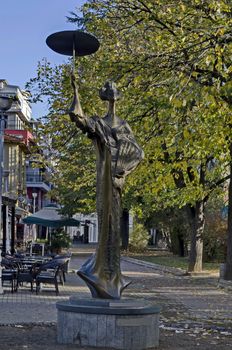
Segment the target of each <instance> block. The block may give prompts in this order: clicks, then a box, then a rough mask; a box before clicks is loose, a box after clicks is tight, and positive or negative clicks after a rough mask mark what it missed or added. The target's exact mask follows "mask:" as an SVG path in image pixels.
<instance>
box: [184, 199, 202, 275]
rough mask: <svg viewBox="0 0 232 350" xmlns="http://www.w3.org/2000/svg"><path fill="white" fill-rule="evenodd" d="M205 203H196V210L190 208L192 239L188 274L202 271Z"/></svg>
mask: <svg viewBox="0 0 232 350" xmlns="http://www.w3.org/2000/svg"><path fill="white" fill-rule="evenodd" d="M204 210H205V203H204V201H198V202H196V206H195V208H191V209H190V208H189V210H188V216H189V217H190V220H191V239H190V253H189V265H188V272H201V271H202V258H203V239H202V234H203V231H204V226H205V215H204Z"/></svg>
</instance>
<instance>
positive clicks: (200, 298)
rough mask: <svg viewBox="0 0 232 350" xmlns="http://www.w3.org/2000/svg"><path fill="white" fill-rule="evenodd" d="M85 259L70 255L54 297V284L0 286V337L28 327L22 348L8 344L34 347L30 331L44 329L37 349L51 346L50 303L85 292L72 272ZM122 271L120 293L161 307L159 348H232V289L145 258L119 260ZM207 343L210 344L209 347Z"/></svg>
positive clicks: (53, 313)
mask: <svg viewBox="0 0 232 350" xmlns="http://www.w3.org/2000/svg"><path fill="white" fill-rule="evenodd" d="M86 258H87V257H86V256H82V255H79V256H78V255H77V256H76V255H75V256H73V257H72V259H71V264H70V268H69V269H70V273H69V274H68V276H67V282H66V283H65V285H64V286H60V287H59V290H60V295H59V296H56V295H55V292H54V289H53V287H49V288H47V287H46V288H45V287H44V288H43V290H42V291H41V293H40V294H39V295H35V293H31V291H30V288H29V286H23V287H20V288H19V290H18V292H17V293H13V294H12V293H11V292H10V288H9V287H4V290H5V293H4V294H3V295H0V314H1V318H0V339H5V338H4V337H6V339H8V342H9V343H10V334H11V332H12V333H13V334H14V335H15V337H17V335H18V337H19V339H21V338H20V337H22V334H26V333H25V332H26V331H29V330H30V334H28V337H29V338H28V341H27V340H26V338H25V339H24V343H23V344H24V345H22V344H21V343H22V342H23V341H21V343H20V344H21V346H22V347H21V348H20V347H18V348H17V347H15V345H14V346H13V345H11V347H8V348H7V349H15V350H16V349H17V350H18V349H24V348H28V349H37V347H36V346H35V343H34V344H33V346H32V345H30V344H31V343H30V335H31V336H32V334H34V338H33V339H35V338H36V337H37V333H38V332H41V330H43V332H44V336H45V334H47V335H46V336H45V337H46V338H47V337H49V334H50V336H51V338H50V343H49V344H50V345H49V346H50V347H49V346H48V347H44V346H43V347H41V349H43V350H46V349H48V350H50V349H53V348H54V347H55V346H53V345H54V344H55V343H54V344H53V342H55V340H54V339H55V338H54V334H55V323H56V307H55V303H56V302H57V301H58V300H67V299H68V298H69V297H70V296H71V295H77V296H79V297H86V296H88V295H90V293H89V290H88V288H87V287H86V286H85V283H84V282H83V281H82V280H81V279H80V278H79V277H78V276H77V275H76V273H75V271H76V270H77V269H78V268H79V267H80V266H81V264H82V263H83V262H84V261H85V260H86ZM122 270H123V272H124V274H125V275H127V276H129V277H130V278H131V279H132V283H131V284H130V286H129V287H128V288H127V289H126V290H125V292H124V294H123V295H124V297H126V298H128V297H129V298H135V299H137V298H139V299H140V298H143V299H146V300H149V301H151V302H152V303H155V304H157V305H160V306H161V307H162V311H161V317H160V318H161V322H160V328H161V347H160V349H171V348H172V349H173V350H174V349H188V350H191V349H195V347H196V346H197V348H198V349H223V350H224V349H232V292H231V291H227V290H224V289H220V288H218V277H216V276H210V277H190V276H181V275H180V273H177V274H174V273H175V271H174V270H173V271H172V273H170V272H169V271H168V270H162V269H157V268H156V267H151V265H149V266H148V265H146V263H145V264H144V265H141V264H140V265H139V264H136V263H133V262H131V260H130V259H128V260H127V259H125V260H124V259H123V261H122ZM6 325H8V327H5V326H6ZM9 325H10V326H9ZM13 325H14V326H13ZM15 325H16V326H15ZM44 325H46V327H44ZM1 326H2V327H1ZM25 327H26V328H25ZM6 329H7V330H8V331H7V332H6ZM20 334H21V336H20ZM25 337H26V335H25ZM174 339H175V341H176V344H177V345H178V344H180V342H182V343H183V342H184V343H183V344H184V345H183V344H182V343H181V344H182V345H183V346H182V345H180V347H179V348H178V347H175V346H177V345H175V346H174V345H173V340H174ZM207 339H208V340H207ZM41 341H42V340H41ZM187 342H188V345H187ZM1 343H2V340H1V342H0V350H1V349H3V348H1ZM6 343H7V342H6ZM42 343H43V341H42ZM42 343H41V344H42ZM52 344H53V345H52ZM197 344H199V345H197ZM207 344H208V345H209V344H211V345H210V346H211V347H208V345H207ZM30 346H31V348H30ZM185 346H186V347H185ZM191 346H192V347H191ZM56 347H57V348H58V349H59V348H60V349H61V348H62V349H66V348H67V349H70V350H71V349H72V348H74V347H71V346H69V347H61V346H56ZM4 349H5V347H4ZM38 349H40V348H39V347H38Z"/></svg>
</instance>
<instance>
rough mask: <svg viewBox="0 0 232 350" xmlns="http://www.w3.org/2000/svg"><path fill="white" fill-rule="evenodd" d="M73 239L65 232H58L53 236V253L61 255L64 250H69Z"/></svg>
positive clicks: (53, 233)
mask: <svg viewBox="0 0 232 350" xmlns="http://www.w3.org/2000/svg"><path fill="white" fill-rule="evenodd" d="M70 245H71V238H70V237H69V235H68V234H67V233H66V232H65V231H64V230H56V231H54V232H52V234H51V251H52V252H53V253H60V252H61V250H62V248H69V247H70Z"/></svg>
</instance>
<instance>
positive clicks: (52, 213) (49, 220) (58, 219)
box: [23, 206, 80, 228]
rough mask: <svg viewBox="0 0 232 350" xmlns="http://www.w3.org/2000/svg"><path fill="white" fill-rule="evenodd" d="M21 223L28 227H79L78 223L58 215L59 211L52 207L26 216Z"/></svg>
mask: <svg viewBox="0 0 232 350" xmlns="http://www.w3.org/2000/svg"><path fill="white" fill-rule="evenodd" d="M23 222H24V223H25V224H28V225H33V224H36V225H42V226H47V227H55V228H57V227H63V226H79V225H80V221H79V220H76V219H73V218H69V217H65V216H63V215H61V214H59V209H58V208H57V207H54V206H47V207H44V208H43V209H41V210H39V211H37V212H36V213H34V214H32V215H30V216H27V217H26V218H24V219H23Z"/></svg>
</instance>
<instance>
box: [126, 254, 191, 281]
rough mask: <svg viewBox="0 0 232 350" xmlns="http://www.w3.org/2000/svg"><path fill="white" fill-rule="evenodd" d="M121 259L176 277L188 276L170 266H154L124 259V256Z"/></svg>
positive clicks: (142, 261)
mask: <svg viewBox="0 0 232 350" xmlns="http://www.w3.org/2000/svg"><path fill="white" fill-rule="evenodd" d="M121 259H122V260H123V261H126V262H130V263H132V264H137V265H141V266H145V267H150V268H153V269H155V270H159V271H162V272H168V273H172V274H173V275H175V276H186V271H185V270H182V269H179V268H175V267H170V266H164V265H159V264H154V263H150V262H148V261H144V260H138V259H134V258H129V257H124V256H123V257H121Z"/></svg>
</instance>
